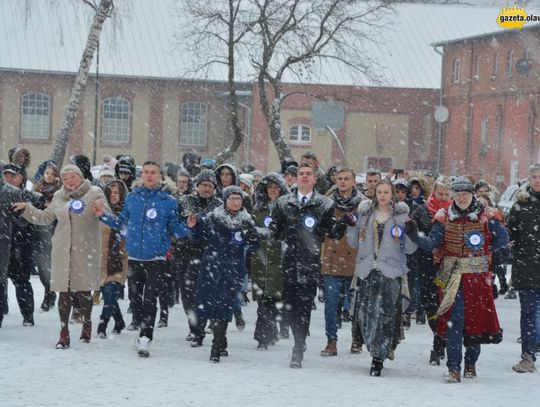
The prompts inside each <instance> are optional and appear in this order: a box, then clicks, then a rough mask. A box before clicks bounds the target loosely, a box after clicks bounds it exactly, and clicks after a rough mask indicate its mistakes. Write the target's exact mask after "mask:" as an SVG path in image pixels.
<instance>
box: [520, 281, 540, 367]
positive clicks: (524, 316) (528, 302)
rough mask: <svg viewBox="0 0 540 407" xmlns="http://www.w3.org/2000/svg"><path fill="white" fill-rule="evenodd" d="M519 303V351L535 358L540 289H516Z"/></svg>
mask: <svg viewBox="0 0 540 407" xmlns="http://www.w3.org/2000/svg"><path fill="white" fill-rule="evenodd" d="M518 292H519V303H520V305H521V315H520V328H521V353H528V354H529V355H531V356H532V358H533V360H536V357H535V356H534V353H535V352H536V339H537V334H538V332H537V330H536V326H537V316H538V309H539V308H540V291H538V290H530V289H524V290H518Z"/></svg>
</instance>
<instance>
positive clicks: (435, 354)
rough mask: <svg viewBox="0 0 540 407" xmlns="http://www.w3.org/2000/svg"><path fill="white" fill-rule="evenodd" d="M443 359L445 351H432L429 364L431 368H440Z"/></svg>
mask: <svg viewBox="0 0 540 407" xmlns="http://www.w3.org/2000/svg"><path fill="white" fill-rule="evenodd" d="M442 359H444V349H443V350H442V351H439V350H432V351H431V353H430V355H429V364H430V365H431V366H440V365H441V360H442Z"/></svg>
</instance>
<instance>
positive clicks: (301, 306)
mask: <svg viewBox="0 0 540 407" xmlns="http://www.w3.org/2000/svg"><path fill="white" fill-rule="evenodd" d="M319 273H320V268H317V269H316V270H310V274H311V275H309V276H307V275H306V273H305V270H302V272H301V271H300V270H299V268H296V269H292V268H286V269H285V270H284V273H283V302H284V304H285V310H286V312H287V314H288V317H289V323H290V325H291V330H292V333H293V336H294V347H295V348H296V349H297V350H299V351H301V352H303V351H304V348H305V345H306V337H307V335H308V333H309V323H310V321H311V304H312V302H313V299H314V298H315V293H316V292H317V284H318V281H319V280H318V276H319Z"/></svg>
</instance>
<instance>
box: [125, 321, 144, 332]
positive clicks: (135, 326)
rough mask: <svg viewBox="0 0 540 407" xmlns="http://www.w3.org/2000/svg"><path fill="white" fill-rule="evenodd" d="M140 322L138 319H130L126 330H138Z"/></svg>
mask: <svg viewBox="0 0 540 407" xmlns="http://www.w3.org/2000/svg"><path fill="white" fill-rule="evenodd" d="M140 326H141V323H140V322H138V321H131V324H129V326H128V327H127V330H128V331H138V330H139V327H140Z"/></svg>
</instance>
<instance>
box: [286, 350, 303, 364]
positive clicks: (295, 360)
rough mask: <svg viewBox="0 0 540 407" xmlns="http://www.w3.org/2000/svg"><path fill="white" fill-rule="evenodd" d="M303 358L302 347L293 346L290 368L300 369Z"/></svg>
mask: <svg viewBox="0 0 540 407" xmlns="http://www.w3.org/2000/svg"><path fill="white" fill-rule="evenodd" d="M303 360H304V349H298V348H296V347H294V348H293V351H292V355H291V362H290V363H289V367H290V368H291V369H301V368H302V361H303Z"/></svg>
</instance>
